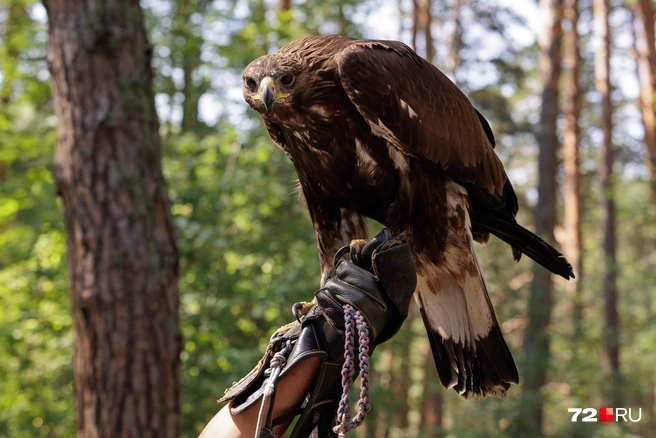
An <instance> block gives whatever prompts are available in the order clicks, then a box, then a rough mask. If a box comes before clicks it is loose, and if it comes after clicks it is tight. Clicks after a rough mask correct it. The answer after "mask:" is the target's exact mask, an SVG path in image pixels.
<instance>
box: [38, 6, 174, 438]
mask: <svg viewBox="0 0 656 438" xmlns="http://www.w3.org/2000/svg"><path fill="white" fill-rule="evenodd" d="M44 5H45V6H46V9H47V11H48V16H49V20H48V24H49V44H48V65H49V69H50V72H51V74H52V91H53V102H54V108H55V113H56V115H57V118H58V125H57V144H56V147H55V163H54V178H55V182H56V186H57V189H58V192H59V194H60V196H61V198H62V201H63V206H64V211H65V217H66V229H67V234H68V262H69V269H70V282H71V301H72V311H73V319H74V330H75V355H74V359H73V375H74V385H75V392H76V397H77V408H78V436H80V437H179V436H180V435H181V432H182V430H181V418H180V348H181V339H180V331H179V316H178V309H179V294H178V285H177V282H178V252H177V247H176V243H175V238H174V227H173V223H172V219H171V215H170V212H169V209H170V208H169V207H170V203H169V199H168V195H167V191H166V184H165V181H164V177H163V174H162V168H161V146H160V138H159V134H158V121H157V114H156V112H155V106H154V97H153V89H152V70H151V51H152V49H151V47H150V46H149V45H148V42H147V40H146V34H145V31H144V26H143V16H142V11H141V8H140V6H139V2H138V1H137V0H108V1H104V2H96V1H90V0H84V1H80V0H45V1H44Z"/></svg>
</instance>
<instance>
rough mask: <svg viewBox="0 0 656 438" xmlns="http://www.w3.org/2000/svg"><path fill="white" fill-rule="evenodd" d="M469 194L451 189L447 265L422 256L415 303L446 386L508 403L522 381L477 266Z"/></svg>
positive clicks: (449, 192) (451, 187)
mask: <svg viewBox="0 0 656 438" xmlns="http://www.w3.org/2000/svg"><path fill="white" fill-rule="evenodd" d="M466 193H467V192H466V191H465V189H464V188H462V187H461V186H458V185H456V184H449V185H447V207H448V216H449V223H450V224H451V227H450V228H449V234H448V238H447V242H446V247H445V250H444V254H443V259H442V260H441V261H440V262H437V263H435V262H434V261H431V260H429V259H428V257H426V256H425V255H424V256H422V255H421V254H419V255H418V257H417V260H416V262H418V263H417V289H416V291H415V299H416V301H417V304H418V305H419V310H420V312H421V315H422V318H423V320H424V325H425V327H426V332H427V333H428V338H429V341H430V346H431V350H432V353H433V359H434V360H435V365H436V367H437V372H438V374H439V376H440V381H441V382H442V384H443V385H444V386H445V387H447V388H453V389H454V390H455V391H456V392H457V393H458V394H460V395H461V396H463V397H465V398H469V397H471V396H472V395H478V396H482V397H485V396H488V395H491V396H495V397H505V395H506V393H507V391H508V389H509V388H510V385H511V384H512V383H518V382H519V376H518V373H517V368H516V367H515V362H514V360H513V358H512V354H511V353H510V350H509V349H508V346H507V345H506V342H505V340H504V339H503V334H502V333H501V329H500V327H499V323H498V321H497V318H496V315H495V314H494V308H493V307H492V302H491V301H490V297H489V295H488V292H487V286H486V285H485V280H484V278H483V273H482V271H481V267H480V264H479V263H478V258H477V256H476V250H475V248H474V238H473V236H472V226H471V221H470V217H469V208H468V204H467V196H466Z"/></svg>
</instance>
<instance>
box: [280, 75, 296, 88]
mask: <svg viewBox="0 0 656 438" xmlns="http://www.w3.org/2000/svg"><path fill="white" fill-rule="evenodd" d="M292 82H294V76H293V75H290V74H286V75H284V76H283V77H281V78H280V83H281V84H283V85H285V86H289V85H291V84H292Z"/></svg>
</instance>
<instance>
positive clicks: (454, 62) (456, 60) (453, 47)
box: [446, 0, 464, 85]
mask: <svg viewBox="0 0 656 438" xmlns="http://www.w3.org/2000/svg"><path fill="white" fill-rule="evenodd" d="M463 5H464V0H455V4H454V5H453V24H454V26H455V29H454V30H453V34H452V35H451V41H450V44H449V46H450V47H449V57H448V58H447V63H446V66H447V68H448V69H449V71H450V72H451V74H452V75H453V82H454V83H455V84H456V85H458V69H459V68H460V65H461V64H462V58H461V57H460V52H461V51H462V48H463V45H464V44H463V40H462V33H463V28H462V7H463Z"/></svg>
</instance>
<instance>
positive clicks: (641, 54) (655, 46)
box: [634, 0, 656, 209]
mask: <svg viewBox="0 0 656 438" xmlns="http://www.w3.org/2000/svg"><path fill="white" fill-rule="evenodd" d="M635 16H636V17H638V18H639V20H634V26H635V30H636V36H637V40H638V41H637V42H636V43H637V44H636V46H637V49H638V50H637V53H636V63H637V64H638V77H639V81H640V106H641V112H642V123H643V125H644V128H645V140H644V141H645V146H646V148H647V153H648V154H649V161H648V163H647V164H648V166H649V168H650V171H651V187H652V209H653V208H654V206H655V205H656V113H655V111H656V105H654V92H656V41H655V37H654V7H653V5H652V2H651V0H639V1H638V4H637V6H636V8H635Z"/></svg>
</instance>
